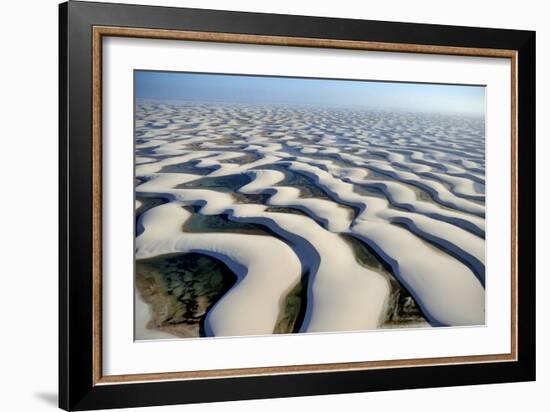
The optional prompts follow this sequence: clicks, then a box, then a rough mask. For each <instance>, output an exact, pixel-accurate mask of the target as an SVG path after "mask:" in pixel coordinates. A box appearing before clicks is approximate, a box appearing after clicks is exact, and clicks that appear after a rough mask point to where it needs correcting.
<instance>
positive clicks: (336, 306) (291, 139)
mask: <svg viewBox="0 0 550 412" xmlns="http://www.w3.org/2000/svg"><path fill="white" fill-rule="evenodd" d="M133 81H134V84H133V89H134V185H135V191H134V202H135V228H134V232H135V233H134V238H135V241H134V249H135V264H134V276H135V278H134V279H133V281H134V289H135V296H134V322H135V324H134V338H135V339H136V340H154V339H178V338H214V337H239V336H254V335H256V336H263V335H273V334H291V333H294V334H303V333H331V332H339V333H343V332H357V331H374V330H377V331H378V332H380V333H385V332H386V331H387V330H389V329H396V328H399V329H407V328H410V329H413V328H414V329H419V328H424V329H430V328H438V327H473V326H484V325H485V324H486V318H485V299H486V296H485V281H486V279H485V247H486V242H485V159H486V144H485V137H486V136H485V133H486V87H485V85H480V84H440V83H413V82H396V81H391V80H379V79H376V80H365V79H338V78H306V77H282V76H268V75H255V74H234V73H231V74H225V73H197V72H176V71H155V70H140V69H135V70H134V75H133ZM491 275H498V274H496V273H495V274H493V273H492V274H491Z"/></svg>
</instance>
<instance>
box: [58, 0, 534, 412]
mask: <svg viewBox="0 0 550 412" xmlns="http://www.w3.org/2000/svg"><path fill="white" fill-rule="evenodd" d="M59 147H60V284H59V289H60V311H59V313H60V383H59V388H60V389H59V390H60V407H61V408H63V409H66V410H89V409H103V408H114V407H132V406H147V405H163V404H176V403H191V402H211V401H222V400H237V399H252V398H268V397H288V396H303V395H316V394H329V393H347V392H359V391H379V390H392V389H401V388H425V387H438V386H451V385H470V384H482V383H497V382H515V381H527V380H534V379H535V259H534V255H535V213H534V211H535V202H534V199H535V186H534V183H535V156H534V153H535V33H534V32H530V31H516V30H505V29H487V28H471V27H455V26H439V25H426V24H409V23H393V22H380V21H365V20H352V19H333V18H318V17H305V16H290V15H270V14H256V13H242V12H228V11H214V10H199V9H181V8H167V7H149V6H134V5H120V4H107V3H86V2H74V1H70V2H68V3H64V4H62V5H60V145H59Z"/></svg>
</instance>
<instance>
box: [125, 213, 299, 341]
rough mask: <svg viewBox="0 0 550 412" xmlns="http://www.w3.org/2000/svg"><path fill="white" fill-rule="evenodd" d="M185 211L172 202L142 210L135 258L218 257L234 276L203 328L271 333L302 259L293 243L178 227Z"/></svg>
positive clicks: (224, 333)
mask: <svg viewBox="0 0 550 412" xmlns="http://www.w3.org/2000/svg"><path fill="white" fill-rule="evenodd" d="M190 215H191V214H190V213H189V212H188V211H186V210H185V209H183V208H182V205H181V204H178V203H175V202H173V203H168V204H165V205H162V206H157V207H155V208H153V209H151V210H149V211H147V212H146V213H145V214H144V215H143V219H142V224H143V226H144V228H145V230H144V231H143V233H142V234H141V235H140V236H138V237H137V238H136V258H138V259H146V258H149V257H154V256H158V255H163V254H170V253H189V252H199V253H203V254H206V255H209V256H212V257H215V258H218V259H220V260H221V261H223V262H224V263H225V264H226V265H227V266H228V267H229V268H230V269H231V270H232V271H233V272H234V273H235V274H236V275H237V276H238V278H239V280H238V283H237V284H236V285H235V286H234V287H233V288H232V289H231V290H230V291H229V292H227V293H226V294H225V295H224V296H223V298H222V299H221V300H220V301H218V302H217V303H216V305H215V306H214V307H213V308H212V309H211V310H210V312H209V314H208V316H207V318H206V323H205V330H206V332H207V334H209V335H211V336H238V335H262V334H270V333H273V330H274V327H275V323H276V321H277V317H278V315H279V310H280V301H281V299H283V298H284V296H285V294H286V293H287V292H288V290H289V289H290V288H292V287H293V286H294V285H296V284H297V283H298V281H299V280H300V273H301V264H300V261H299V260H298V258H297V257H296V255H295V254H294V252H293V251H292V249H291V248H290V247H288V246H287V245H286V244H285V243H283V242H281V241H280V240H278V239H276V238H273V237H269V236H256V235H244V234H227V233H183V232H182V231H181V226H182V225H183V224H184V223H185V221H186V220H187V219H188V218H189V217H190ZM265 250H269V254H268V255H267V256H265V255H266V254H265Z"/></svg>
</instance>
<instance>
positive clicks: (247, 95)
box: [135, 70, 485, 116]
mask: <svg viewBox="0 0 550 412" xmlns="http://www.w3.org/2000/svg"><path fill="white" fill-rule="evenodd" d="M135 93H136V97H137V98H143V99H154V100H171V101H174V100H185V101H201V102H207V101H216V102H227V103H252V104H290V105H292V104H297V105H322V106H349V107H364V108H368V109H376V110H404V111H413V112H414V111H418V112H434V113H450V114H468V115H478V116H483V115H484V114H485V87H483V86H456V85H438V84H421V83H391V82H379V81H376V82H373V81H364V80H326V79H304V78H285V77H263V76H244V75H223V74H222V75H219V74H197V73H179V72H156V71H140V70H136V72H135Z"/></svg>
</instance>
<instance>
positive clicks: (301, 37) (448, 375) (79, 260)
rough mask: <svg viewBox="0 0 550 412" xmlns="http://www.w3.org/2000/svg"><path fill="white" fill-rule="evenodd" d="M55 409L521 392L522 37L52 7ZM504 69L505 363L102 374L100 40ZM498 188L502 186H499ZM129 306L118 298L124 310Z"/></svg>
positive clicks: (528, 87)
mask: <svg viewBox="0 0 550 412" xmlns="http://www.w3.org/2000/svg"><path fill="white" fill-rule="evenodd" d="M59 13H60V25H59V30H60V35H59V46H60V47H59V51H60V52H59V55H60V70H59V87H60V103H59V104H60V110H59V124H60V132H59V134H60V143H59V151H60V156H59V170H60V173H59V176H60V211H59V213H60V247H59V253H60V255H59V257H60V259H59V262H60V270H59V304H60V309H59V325H60V327H59V330H60V332H59V333H60V336H59V342H60V343H59V359H60V360H59V362H60V363H59V365H60V366H59V392H60V397H59V406H60V407H61V408H63V409H65V410H89V409H103V408H115V407H136V406H150V405H166V404H178V403H192V402H214V401H223V400H238V399H257V398H269V397H289V396H304V395H318V394H334V393H350V392H361V391H379V390H393V389H405V388H426V387H441V386H452V385H471V384H484V383H499V382H516V381H529V380H534V379H535V276H534V274H535V33H534V32H531V31H516V30H504V29H485V28H470V27H455V26H440V25H428V24H409V23H391V22H379V21H362V20H351V19H332V18H318V17H304V16H290V15H270V14H256V13H242V12H227V11H214V10H199V9H180V8H168V7H149V6H133V5H120V4H107V3H87V2H74V1H71V2H68V3H63V4H61V5H60V8H59ZM109 36H111V37H128V38H146V39H170V40H176V41H177V40H192V41H201V42H221V43H239V44H260V45H278V46H288V47H313V48H328V49H352V50H369V51H386V52H388V51H389V52H397V53H420V54H434V55H455V56H479V57H494V58H502V59H510V61H511V68H512V70H511V72H512V79H511V85H512V87H511V92H512V96H511V102H512V105H511V107H510V118H509V119H502V120H501V119H499V121H506V122H508V121H509V122H511V131H512V136H511V141H512V148H511V153H512V156H511V158H510V164H511V170H512V175H511V176H510V177H509V178H510V179H511V185H512V186H511V187H512V196H511V199H510V201H511V210H512V213H511V216H510V222H509V224H510V225H511V233H512V240H511V245H510V248H511V249H510V250H511V256H512V258H511V274H512V275H511V278H512V284H511V291H512V295H511V297H510V299H511V313H510V322H511V328H510V329H511V332H512V334H511V336H510V347H511V351H510V353H507V354H494V355H490V354H489V355H472V356H452V357H434V358H422V359H392V360H382V361H365V362H346V363H323V364H313V365H311V364H310V365H287V366H270V367H255V368H236V369H235V368H232V369H222V370H204V371H181V372H165V373H150V374H130V375H104V374H103V373H102V350H101V348H102V294H101V290H102V289H101V287H102V273H101V272H102V271H101V267H102V224H103V223H102V203H101V200H102V181H104V180H105V179H108V176H105V175H104V174H102V166H101V165H102V113H103V107H102V77H101V76H102V40H103V39H104V38H105V37H109ZM503 179H504V177H503ZM129 299H130V298H129Z"/></svg>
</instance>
